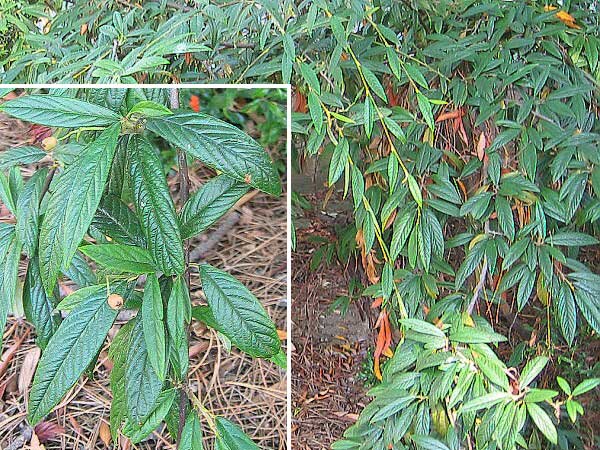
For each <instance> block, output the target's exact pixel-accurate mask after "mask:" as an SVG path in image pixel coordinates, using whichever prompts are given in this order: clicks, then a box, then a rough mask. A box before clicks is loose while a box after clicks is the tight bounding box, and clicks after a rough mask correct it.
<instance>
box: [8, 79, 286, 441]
mask: <svg viewBox="0 0 600 450" xmlns="http://www.w3.org/2000/svg"><path fill="white" fill-rule="evenodd" d="M289 105H290V101H289V88H288V87H287V86H285V85H262V86H257V87H253V86H243V85H240V86H236V85H230V86H227V87H226V88H225V87H221V88H218V87H207V86H202V85H187V86H181V85H179V86H177V85H172V86H168V85H158V86H156V85H155V86H145V87H139V86H124V85H95V86H75V85H62V86H61V85H55V86H43V85H32V86H26V85H22V86H18V87H15V86H1V87H0V337H1V338H2V339H1V340H0V344H1V347H0V348H1V350H0V355H1V359H0V448H3V449H21V448H30V449H38V450H39V449H46V450H54V449H84V448H85V449H140V450H142V449H144V450H146V449H147V450H150V449H173V450H174V449H181V450H184V449H185V450H199V449H202V448H205V449H208V448H214V449H222V450H225V449H259V448H260V449H281V450H283V449H287V448H288V446H287V435H288V429H287V413H288V390H287V386H288V376H287V364H288V357H287V349H288V347H289V346H288V345H287V335H288V333H287V321H288V319H287V318H288V301H287V299H288V298H289V295H288V283H287V280H288V262H289V257H288V229H289V224H288V208H287V203H288V201H287V191H288V189H287V187H286V184H287V169H286V167H287V160H288V157H287V155H288V154H289V148H288V143H289V139H288V136H289V135H290V127H289V123H290V111H289Z"/></svg>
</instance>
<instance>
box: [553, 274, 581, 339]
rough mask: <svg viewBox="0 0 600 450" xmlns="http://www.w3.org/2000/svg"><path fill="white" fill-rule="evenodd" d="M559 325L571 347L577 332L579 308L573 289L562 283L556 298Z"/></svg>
mask: <svg viewBox="0 0 600 450" xmlns="http://www.w3.org/2000/svg"><path fill="white" fill-rule="evenodd" d="M556 309H557V311H558V323H559V324H560V329H561V331H562V335H563V336H564V338H565V340H566V341H567V344H569V345H571V344H572V343H573V339H575V332H576V331H577V308H576V307H575V299H574V298H573V293H572V292H571V288H569V285H568V284H567V283H561V285H560V290H559V291H558V295H557V297H556Z"/></svg>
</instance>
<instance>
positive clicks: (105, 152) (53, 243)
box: [39, 125, 120, 293]
mask: <svg viewBox="0 0 600 450" xmlns="http://www.w3.org/2000/svg"><path fill="white" fill-rule="evenodd" d="M119 131H120V127H119V125H114V126H112V127H110V128H107V129H106V130H105V131H103V132H102V133H101V134H100V135H99V136H98V138H97V139H96V140H94V141H93V142H91V143H89V144H88V145H87V146H86V147H85V148H84V149H83V150H82V151H81V153H80V154H79V156H78V158H77V159H76V160H75V161H74V162H73V163H72V164H71V165H70V166H68V167H67V169H66V170H65V171H64V172H63V173H61V174H60V176H59V177H58V179H57V180H55V181H54V182H53V183H52V185H51V186H50V192H51V194H50V198H49V200H48V206H47V208H46V213H45V215H44V220H43V222H42V226H41V229H40V249H39V255H40V269H41V275H42V281H43V283H44V287H45V288H46V292H47V293H51V292H52V290H53V289H54V286H55V284H56V280H57V278H58V274H59V272H60V271H61V270H66V269H67V268H68V267H69V265H70V264H71V260H72V259H73V255H74V254H75V252H76V251H77V247H78V246H79V244H80V243H81V240H82V239H83V237H84V235H85V233H86V231H87V229H88V228H89V226H90V224H91V222H92V218H93V216H94V212H95V211H96V208H97V207H98V204H99V203H100V198H101V196H102V191H103V190H104V185H105V183H106V179H107V177H108V173H109V170H110V165H111V163H112V159H113V156H114V154H115V149H116V146H117V137H118V136H119Z"/></svg>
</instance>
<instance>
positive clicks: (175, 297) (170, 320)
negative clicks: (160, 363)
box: [167, 277, 192, 379]
mask: <svg viewBox="0 0 600 450" xmlns="http://www.w3.org/2000/svg"><path fill="white" fill-rule="evenodd" d="M191 317H192V306H191V303H190V294H189V291H188V288H187V286H186V283H185V280H184V279H183V277H178V278H176V279H175V281H174V282H173V287H172V288H171V295H170V296H169V302H168V304H167V329H168V330H169V341H170V344H171V352H172V353H171V358H173V359H174V360H175V368H176V371H178V377H179V378H180V379H183V378H184V377H185V374H186V373H187V369H188V365H189V357H188V337H187V328H188V324H189V323H190V320H191Z"/></svg>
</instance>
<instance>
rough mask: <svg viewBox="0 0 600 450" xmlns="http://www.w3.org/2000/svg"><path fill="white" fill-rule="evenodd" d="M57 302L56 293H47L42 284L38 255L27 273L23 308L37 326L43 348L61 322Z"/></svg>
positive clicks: (37, 337)
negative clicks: (56, 309)
mask: <svg viewBox="0 0 600 450" xmlns="http://www.w3.org/2000/svg"><path fill="white" fill-rule="evenodd" d="M56 303H57V299H56V295H55V294H53V295H50V296H49V295H48V294H46V290H45V289H44V286H43V285H42V279H41V276H40V267H39V261H38V259H37V257H34V258H32V259H31V260H30V261H29V264H28V266H27V273H26V274H25V284H24V286H23V309H24V310H25V317H27V320H28V321H29V322H31V323H32V324H33V326H35V333H36V344H37V345H38V346H39V347H40V348H41V349H42V350H44V349H45V348H46V346H47V345H48V342H49V341H50V338H51V337H52V336H53V335H54V333H55V332H56V330H57V329H58V326H59V324H60V315H59V314H56V311H55V310H54V307H55V306H56Z"/></svg>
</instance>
